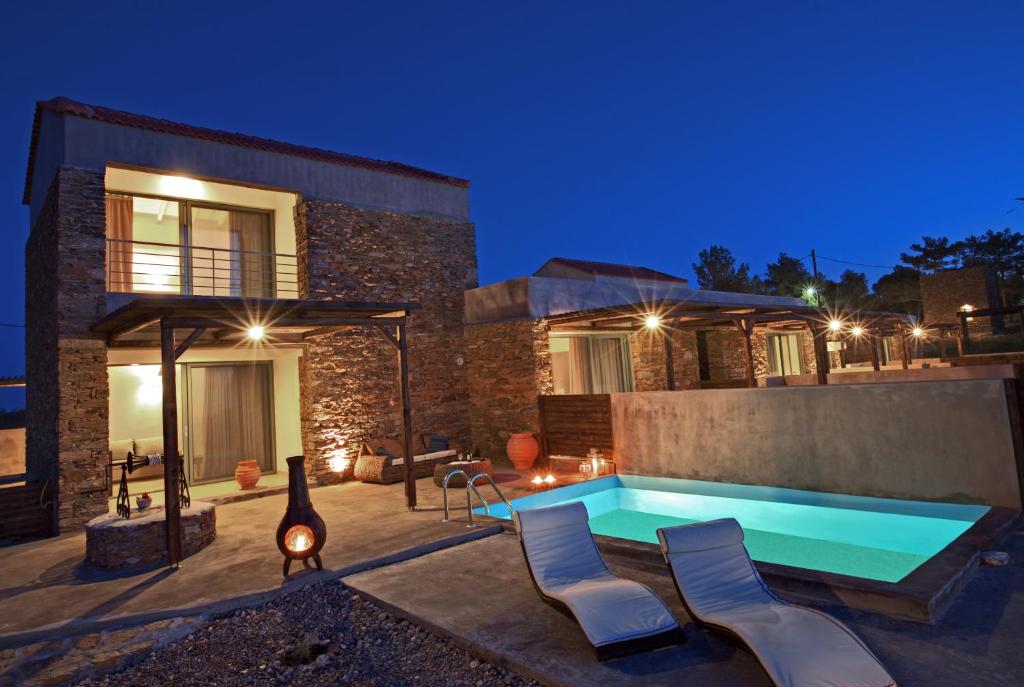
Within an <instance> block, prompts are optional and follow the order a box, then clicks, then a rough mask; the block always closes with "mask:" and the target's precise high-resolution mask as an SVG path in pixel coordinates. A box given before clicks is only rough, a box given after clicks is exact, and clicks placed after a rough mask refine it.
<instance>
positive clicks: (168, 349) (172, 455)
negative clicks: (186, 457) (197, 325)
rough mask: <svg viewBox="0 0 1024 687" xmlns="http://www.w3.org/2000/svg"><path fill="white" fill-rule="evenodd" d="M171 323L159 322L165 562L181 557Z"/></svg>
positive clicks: (176, 422)
mask: <svg viewBox="0 0 1024 687" xmlns="http://www.w3.org/2000/svg"><path fill="white" fill-rule="evenodd" d="M174 353H175V351H174V327H171V326H168V325H167V324H166V323H165V322H161V323H160V374H161V377H162V382H163V430H164V513H165V514H166V518H167V565H169V566H172V567H176V566H177V565H178V563H179V562H180V561H181V506H180V504H179V503H178V480H179V479H180V475H179V472H180V470H181V461H179V460H178V393H177V382H176V380H175V362H174V361H175V355H174Z"/></svg>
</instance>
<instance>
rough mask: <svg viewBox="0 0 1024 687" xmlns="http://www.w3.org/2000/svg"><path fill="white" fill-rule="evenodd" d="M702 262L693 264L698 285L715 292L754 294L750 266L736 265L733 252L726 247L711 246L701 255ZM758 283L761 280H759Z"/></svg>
mask: <svg viewBox="0 0 1024 687" xmlns="http://www.w3.org/2000/svg"><path fill="white" fill-rule="evenodd" d="M699 257H700V260H699V261H698V262H695V263H693V271H694V272H695V273H696V274H697V285H698V286H700V288H702V289H711V290H713V291H735V292H738V293H754V292H755V283H754V280H752V279H751V277H750V266H749V265H747V264H746V263H740V264H739V265H737V264H736V258H734V257H733V255H732V251H730V250H729V249H728V248H725V247H724V246H709V247H708V248H706V249H704V250H702V251H701V252H700V254H699ZM757 281H758V282H759V281H760V280H757Z"/></svg>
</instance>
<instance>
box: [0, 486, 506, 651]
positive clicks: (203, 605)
mask: <svg viewBox="0 0 1024 687" xmlns="http://www.w3.org/2000/svg"><path fill="white" fill-rule="evenodd" d="M517 479H518V475H516V474H515V473H507V474H505V475H499V480H500V481H502V482H504V484H503V489H505V490H506V491H507V492H509V493H511V494H513V495H514V494H516V493H518V492H519V491H521V490H522V489H523V487H521V486H518V485H519V484H521V481H519V482H516V481H515V480H517ZM417 488H418V496H419V503H420V505H419V506H418V508H417V510H416V511H415V512H409V511H408V510H407V509H406V508H405V496H404V491H403V489H404V487H403V485H402V484H401V483H399V484H393V485H388V486H382V485H377V484H362V483H359V482H347V483H345V484H341V485H335V486H330V487H322V488H318V489H311V490H310V498H311V500H312V502H313V506H314V508H316V510H317V512H318V513H319V514H320V515H321V517H323V519H324V521H325V523H326V524H327V544H326V546H325V547H324V549H323V551H322V552H321V555H322V556H323V561H324V570H323V571H322V572H317V571H316V570H315V569H313V570H309V571H306V570H303V567H302V565H301V563H298V564H296V563H293V564H292V576H291V577H290V578H289V579H288V581H287V582H286V583H282V577H281V565H282V563H283V561H284V558H283V556H282V555H281V553H280V551H278V549H277V544H276V541H275V534H276V532H277V525H278V523H279V522H280V520H281V517H282V516H283V515H284V511H285V506H286V505H287V502H288V497H287V495H286V494H273V495H269V496H264V497H263V498H257V499H252V500H247V501H240V502H234V503H229V504H222V505H218V506H217V539H216V541H214V543H213V544H211V545H210V546H208V547H206V548H205V549H203V550H202V551H200V552H199V553H197V554H195V555H194V556H190V557H188V558H186V559H185V560H184V561H182V563H181V567H180V568H178V569H177V570H171V569H169V568H166V567H163V566H160V567H155V568H149V569H146V570H143V571H141V572H140V571H134V572H132V573H114V572H106V571H97V570H95V569H92V568H89V567H86V566H85V565H84V564H83V559H84V557H85V534H84V533H81V534H73V535H66V536H61V537H57V538H55V539H47V540H42V541H38V542H33V543H28V544H22V545H18V546H9V547H6V548H0V605H2V608H3V613H2V614H0V648H2V647H3V646H5V645H12V644H21V643H23V642H24V641H25V640H28V639H34V638H35V637H36V636H38V637H39V638H45V639H49V638H51V637H53V636H58V635H67V634H72V633H73V634H77V633H79V632H86V631H92V630H95V629H98V628H104V627H116V626H118V625H125V624H136V623H140V622H148V621H149V620H154V619H159V618H163V617H171V616H178V615H188V614H192V613H204V614H205V613H211V612H213V613H215V612H219V611H222V610H230V609H232V608H238V607H243V606H251V605H255V604H258V603H261V602H262V601H263V600H265V599H267V598H269V597H270V596H272V595H274V594H277V593H280V592H281V591H287V590H290V589H295V588H298V587H299V586H302V585H304V584H307V583H309V582H311V581H316V580H322V579H330V578H332V577H333V578H337V577H341V576H342V575H345V574H349V573H352V572H355V571H357V570H360V569H364V568H366V567H372V566H374V565H379V564H381V563H382V562H383V561H387V560H394V559H401V558H402V557H404V556H410V555H419V554H422V553H424V552H425V551H429V550H431V548H432V547H436V546H445V545H448V544H450V543H452V541H460V540H463V539H465V538H467V537H475V536H480V535H481V534H483V533H486V532H493V531H494V530H495V527H494V526H482V527H479V528H477V529H476V530H468V529H466V527H465V524H464V522H451V523H442V522H441V490H440V489H438V488H437V487H435V486H434V484H433V482H432V481H431V480H430V479H421V480H418V481H417ZM451 493H452V495H453V497H454V496H462V494H463V493H464V492H463V491H462V490H461V489H454V490H452V492H451ZM484 493H485V498H488V500H492V499H491V497H489V496H488V495H486V492H484ZM452 501H453V503H452V506H453V517H460V518H464V517H465V500H464V498H463V499H459V498H453V499H452ZM460 508H461V510H457V509H460ZM25 633H29V634H28V635H26V634H25Z"/></svg>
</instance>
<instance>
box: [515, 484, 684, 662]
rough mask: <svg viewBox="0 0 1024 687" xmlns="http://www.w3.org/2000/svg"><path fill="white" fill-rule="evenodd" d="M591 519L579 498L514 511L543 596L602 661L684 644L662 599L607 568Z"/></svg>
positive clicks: (680, 633) (535, 581) (522, 542)
mask: <svg viewBox="0 0 1024 687" xmlns="http://www.w3.org/2000/svg"><path fill="white" fill-rule="evenodd" d="M587 519H588V517H587V508H586V506H584V505H583V504H582V503H579V502H573V503H567V504H564V505H561V506H551V507H548V508H537V509H532V510H517V511H516V512H515V513H514V514H513V520H514V522H515V527H516V532H517V533H518V534H519V542H520V544H521V545H522V547H523V555H524V556H525V557H526V567H527V569H528V570H529V571H530V578H531V579H532V580H533V585H534V587H535V588H536V590H537V593H538V594H540V597H541V598H542V599H543V600H544V601H546V602H548V603H549V604H551V605H552V606H554V607H555V608H557V609H558V610H560V611H562V612H566V613H568V614H569V615H571V616H572V617H573V618H574V619H575V620H576V622H577V623H578V624H579V626H580V628H582V630H583V633H584V634H585V635H586V636H587V639H588V640H589V641H590V643H591V644H592V645H593V647H594V650H595V651H596V652H597V658H598V660H602V661H603V660H607V659H610V658H616V657H618V656H624V655H626V654H631V653H635V652H638V651H647V650H651V649H658V648H661V647H664V646H669V645H672V644H681V643H683V642H684V641H685V637H684V635H683V631H682V629H681V628H680V627H679V623H678V622H676V619H675V618H674V617H673V616H672V613H671V612H670V611H669V610H668V607H667V606H666V605H665V602H664V601H662V600H661V599H660V598H659V597H658V596H657V595H656V594H655V593H654V592H652V591H651V590H650V589H648V588H647V587H646V586H644V585H642V584H640V583H639V582H634V581H633V580H624V579H622V578H621V577H618V576H617V575H615V574H614V573H613V572H612V571H611V570H609V569H608V566H607V565H606V564H605V562H604V559H603V558H601V554H600V553H599V552H598V550H597V544H595V543H594V536H593V535H592V534H591V532H590V526H589V525H588V524H587Z"/></svg>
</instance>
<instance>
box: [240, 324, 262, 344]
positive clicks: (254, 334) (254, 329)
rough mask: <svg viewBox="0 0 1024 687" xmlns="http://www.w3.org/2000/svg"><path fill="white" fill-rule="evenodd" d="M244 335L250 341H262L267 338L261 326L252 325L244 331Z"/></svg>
mask: <svg viewBox="0 0 1024 687" xmlns="http://www.w3.org/2000/svg"><path fill="white" fill-rule="evenodd" d="M245 335H246V337H248V339H249V340H250V341H263V339H265V338H266V336H267V328H266V327H264V326H263V325H262V324H254V325H252V326H251V327H249V328H248V329H246V330H245Z"/></svg>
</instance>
